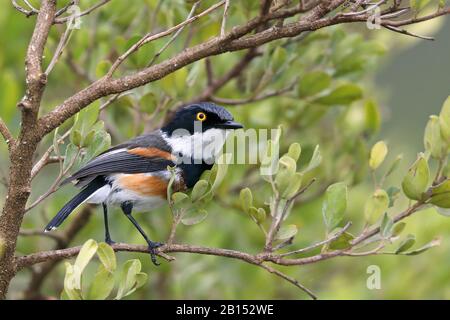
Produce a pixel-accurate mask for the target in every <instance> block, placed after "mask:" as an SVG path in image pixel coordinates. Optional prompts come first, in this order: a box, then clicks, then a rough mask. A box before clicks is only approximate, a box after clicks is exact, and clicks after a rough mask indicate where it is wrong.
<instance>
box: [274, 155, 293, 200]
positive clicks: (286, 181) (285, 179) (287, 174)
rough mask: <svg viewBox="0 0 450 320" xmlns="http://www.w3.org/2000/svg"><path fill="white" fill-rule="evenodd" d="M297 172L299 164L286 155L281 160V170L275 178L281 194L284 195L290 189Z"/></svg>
mask: <svg viewBox="0 0 450 320" xmlns="http://www.w3.org/2000/svg"><path fill="white" fill-rule="evenodd" d="M296 170H297V163H296V162H295V160H294V159H292V158H291V157H289V156H288V155H284V156H282V157H281V158H280V160H279V169H278V172H277V175H276V176H275V185H276V187H277V189H278V191H279V192H280V193H281V194H284V193H285V191H286V189H287V188H288V187H289V185H290V183H291V180H292V178H293V177H294V175H295V171H296Z"/></svg>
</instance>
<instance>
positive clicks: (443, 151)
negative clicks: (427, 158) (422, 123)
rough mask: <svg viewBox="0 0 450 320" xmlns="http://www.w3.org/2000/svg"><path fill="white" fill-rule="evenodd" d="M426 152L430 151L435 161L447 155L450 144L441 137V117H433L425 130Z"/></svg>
mask: <svg viewBox="0 0 450 320" xmlns="http://www.w3.org/2000/svg"><path fill="white" fill-rule="evenodd" d="M423 143H424V145H425V150H427V151H429V152H430V154H431V156H432V157H433V158H435V159H441V158H443V157H444V156H446V155H447V149H448V143H446V142H445V141H444V140H443V139H442V136H441V128H440V125H439V117H437V116H435V115H432V116H430V119H429V120H428V123H427V126H426V128H425V134H424V140H423Z"/></svg>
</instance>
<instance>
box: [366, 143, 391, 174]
mask: <svg viewBox="0 0 450 320" xmlns="http://www.w3.org/2000/svg"><path fill="white" fill-rule="evenodd" d="M387 153H388V148H387V145H386V143H385V142H384V141H378V142H377V143H375V145H374V146H373V147H372V150H370V159H369V166H370V168H371V169H372V170H375V169H377V168H378V167H379V166H380V165H381V164H382V163H383V161H384V159H385V158H386V155H387Z"/></svg>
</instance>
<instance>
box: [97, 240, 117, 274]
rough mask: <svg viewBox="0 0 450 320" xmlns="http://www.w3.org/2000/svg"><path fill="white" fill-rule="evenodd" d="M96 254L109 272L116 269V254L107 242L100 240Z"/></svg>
mask: <svg viewBox="0 0 450 320" xmlns="http://www.w3.org/2000/svg"><path fill="white" fill-rule="evenodd" d="M97 255H98V258H99V259H100V261H101V263H102V264H103V266H104V267H105V268H106V270H108V271H109V272H114V270H116V267H117V262H116V255H115V253H114V250H113V248H111V246H110V245H109V244H107V243H105V242H100V243H99V244H98V249H97Z"/></svg>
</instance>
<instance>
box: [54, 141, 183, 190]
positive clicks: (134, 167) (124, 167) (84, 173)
mask: <svg viewBox="0 0 450 320" xmlns="http://www.w3.org/2000/svg"><path fill="white" fill-rule="evenodd" d="M133 150H134V149H115V150H112V151H109V152H106V153H103V154H101V155H99V156H98V157H96V158H94V159H93V160H91V161H90V162H88V163H87V164H86V165H85V166H84V167H82V168H81V169H80V170H78V171H77V172H75V173H74V174H73V175H72V176H70V177H68V178H67V179H65V180H64V181H63V182H62V183H61V185H63V184H66V183H68V182H70V181H74V180H75V181H77V186H79V187H82V186H84V185H86V183H88V182H90V181H91V180H92V179H94V178H95V177H97V176H101V175H108V174H113V173H147V172H155V171H160V170H165V169H166V168H167V166H175V163H174V162H173V161H171V160H168V159H167V158H163V157H160V156H157V155H154V156H151V155H148V156H144V155H137V154H133V153H132V151H133Z"/></svg>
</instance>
